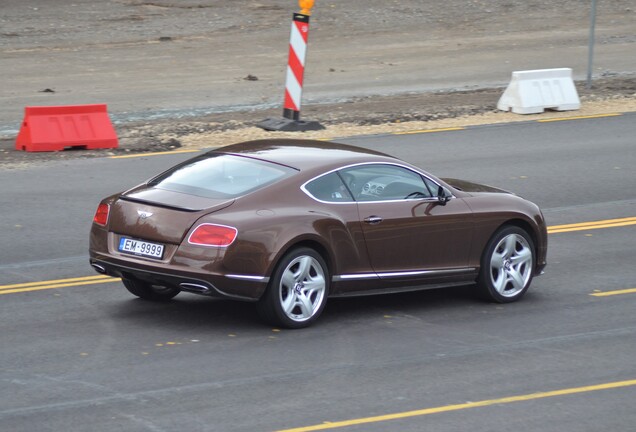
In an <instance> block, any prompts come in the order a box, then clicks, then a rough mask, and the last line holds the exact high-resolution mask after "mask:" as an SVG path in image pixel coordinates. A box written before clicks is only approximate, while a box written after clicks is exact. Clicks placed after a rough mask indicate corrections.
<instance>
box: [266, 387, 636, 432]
mask: <svg viewBox="0 0 636 432" xmlns="http://www.w3.org/2000/svg"><path fill="white" fill-rule="evenodd" d="M633 386H636V380H628V381H617V382H611V383H605V384H597V385H591V386H584V387H574V388H567V389H562V390H554V391H547V392H539V393H531V394H526V395H519V396H509V397H503V398H499V399H488V400H482V401H478V402H466V403H462V404H456V405H445V406H440V407H435V408H425V409H421V410H415V411H405V412H401V413H394V414H386V415H379V416H374V417H364V418H358V419H351V420H344V421H336V422H325V423H322V424H318V425H312V426H304V427H299V428H293V429H284V430H279V431H278V432H310V431H318V430H326V429H339V428H344V427H347V426H356V425H361V424H368V423H379V422H384V421H389V420H398V419H405V418H409V417H420V416H425V415H430V414H439V413H445V412H450V411H459V410H465V409H471V408H480V407H487V406H491V405H499V404H509V403H513V402H525V401H531V400H537V399H545V398H550V397H557V396H568V395H573V394H577V393H589V392H594V391H600V390H610V389H617V388H621V387H633Z"/></svg>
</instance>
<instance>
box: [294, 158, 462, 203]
mask: <svg viewBox="0 0 636 432" xmlns="http://www.w3.org/2000/svg"><path fill="white" fill-rule="evenodd" d="M365 165H392V166H396V167H400V168H404V169H406V170H408V171H411V172H414V173H416V174H417V175H420V176H422V177H424V178H426V179H428V180H429V181H431V182H432V183H433V184H435V185H437V187H439V186H442V187H443V188H444V189H446V190H448V192H450V194H451V196H450V199H455V198H457V197H456V196H455V195H454V194H453V191H451V190H449V189H448V188H446V187H444V186H443V185H441V184H439V183H438V182H437V181H435V180H433V179H432V178H430V177H429V176H427V175H426V174H424V173H423V172H421V171H419V170H417V169H415V168H414V167H410V166H406V165H403V164H399V163H395V162H360V163H355V164H350V165H345V166H342V167H340V168H335V169H332V170H331V171H327V172H324V173H322V174H320V175H317V176H316V177H313V178H311V179H309V180H307V181H306V182H305V183H303V184H302V185H301V186H300V189H301V190H302V191H303V192H304V193H305V195H307V196H308V197H309V198H311V199H313V200H314V201H317V202H319V203H323V204H337V205H342V204H362V203H369V204H377V203H391V202H407V201H418V202H419V201H423V202H437V201H438V200H437V197H426V198H411V199H398V200H377V201H356V200H355V198H354V199H353V201H345V202H337V201H323V200H321V199H318V198H316V197H315V196H313V195H312V194H311V193H310V192H309V191H308V190H307V188H306V186H307V184H308V183H311V182H312V181H314V180H316V179H319V178H320V177H324V176H326V175H329V174H331V173H333V172H337V171H342V170H345V169H348V168H353V167H358V166H365ZM345 186H346V185H345Z"/></svg>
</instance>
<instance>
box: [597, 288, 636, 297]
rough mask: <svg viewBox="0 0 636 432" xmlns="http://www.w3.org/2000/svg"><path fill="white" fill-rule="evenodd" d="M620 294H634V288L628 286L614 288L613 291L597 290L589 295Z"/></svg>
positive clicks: (635, 289)
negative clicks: (620, 288)
mask: <svg viewBox="0 0 636 432" xmlns="http://www.w3.org/2000/svg"><path fill="white" fill-rule="evenodd" d="M621 294H636V288H628V289H622V290H615V291H598V292H593V293H591V294H590V295H591V296H594V297H609V296H614V295H621Z"/></svg>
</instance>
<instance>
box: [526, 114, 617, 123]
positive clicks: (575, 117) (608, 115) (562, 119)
mask: <svg viewBox="0 0 636 432" xmlns="http://www.w3.org/2000/svg"><path fill="white" fill-rule="evenodd" d="M621 115H622V114H621V113H611V114H593V115H584V116H574V117H563V118H552V119H543V120H537V122H539V123H550V122H558V121H568V120H584V119H593V118H604V117H617V116H621Z"/></svg>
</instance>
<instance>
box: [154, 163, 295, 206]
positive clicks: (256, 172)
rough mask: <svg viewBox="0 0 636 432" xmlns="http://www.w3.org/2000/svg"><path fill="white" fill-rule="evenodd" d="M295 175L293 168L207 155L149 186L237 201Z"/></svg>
mask: <svg viewBox="0 0 636 432" xmlns="http://www.w3.org/2000/svg"><path fill="white" fill-rule="evenodd" d="M295 172H296V170H295V169H293V168H289V167H286V166H283V165H278V164H274V163H271V162H266V161H261V160H258V159H251V158H247V157H243V156H235V155H228V154H208V155H203V156H200V157H198V158H194V159H190V160H189V161H186V162H184V163H183V164H181V165H177V166H176V167H174V168H172V169H170V170H168V171H166V172H165V173H163V174H161V175H159V176H158V177H155V178H154V179H152V180H151V181H150V182H149V183H148V184H149V186H153V187H156V188H159V189H165V190H170V191H175V192H183V193H187V194H190V195H196V196H202V197H206V198H236V197H238V196H241V195H245V194H247V193H250V192H253V191H255V190H257V189H260V188H263V187H265V186H267V185H270V184H272V183H275V182H277V181H279V180H281V179H283V178H285V177H288V176H290V175H292V174H293V173H295Z"/></svg>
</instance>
